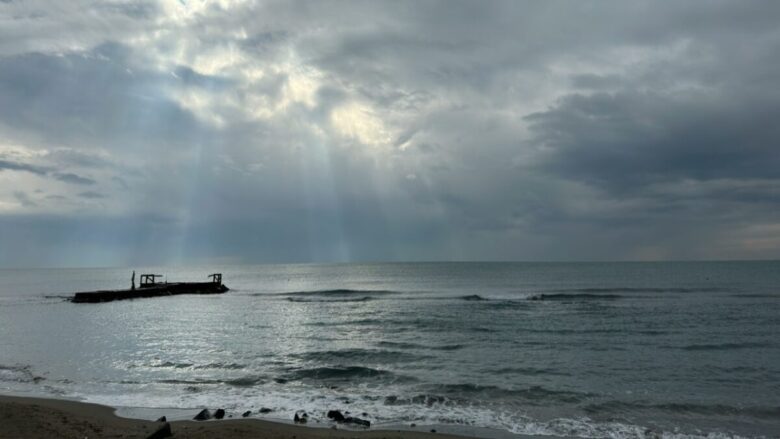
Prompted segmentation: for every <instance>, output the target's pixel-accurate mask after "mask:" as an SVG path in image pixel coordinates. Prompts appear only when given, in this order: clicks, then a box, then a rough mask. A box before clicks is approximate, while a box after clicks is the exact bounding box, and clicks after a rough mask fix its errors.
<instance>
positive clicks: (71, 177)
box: [54, 173, 95, 185]
mask: <svg viewBox="0 0 780 439" xmlns="http://www.w3.org/2000/svg"><path fill="white" fill-rule="evenodd" d="M54 178H56V179H57V180H59V181H64V182H65V183H72V184H81V185H93V184H95V180H92V179H91V178H87V177H82V176H80V175H76V174H71V173H56V174H54Z"/></svg>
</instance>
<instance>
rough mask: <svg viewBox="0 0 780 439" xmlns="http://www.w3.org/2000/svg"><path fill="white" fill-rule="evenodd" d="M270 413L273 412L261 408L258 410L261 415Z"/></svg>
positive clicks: (266, 408)
mask: <svg viewBox="0 0 780 439" xmlns="http://www.w3.org/2000/svg"><path fill="white" fill-rule="evenodd" d="M272 411H273V410H272V409H269V408H268V407H261V408H260V413H262V414H266V413H271V412H272Z"/></svg>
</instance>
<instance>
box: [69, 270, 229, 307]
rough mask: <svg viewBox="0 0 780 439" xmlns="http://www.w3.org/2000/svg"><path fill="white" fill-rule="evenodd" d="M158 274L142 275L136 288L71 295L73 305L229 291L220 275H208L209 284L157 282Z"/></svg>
mask: <svg viewBox="0 0 780 439" xmlns="http://www.w3.org/2000/svg"><path fill="white" fill-rule="evenodd" d="M161 277H162V275H159V274H142V275H141V284H140V286H139V287H138V288H134V286H135V285H133V288H130V289H127V290H100V291H84V292H78V293H75V294H74V295H73V297H72V298H71V302H73V303H102V302H112V301H114V300H128V299H142V298H148V297H163V296H174V295H178V294H222V293H225V292H227V291H229V290H230V289H229V288H228V287H227V286H225V285H224V284H223V283H222V274H221V273H214V274H211V275H209V276H208V277H210V278H211V282H175V283H168V282H157V278H161Z"/></svg>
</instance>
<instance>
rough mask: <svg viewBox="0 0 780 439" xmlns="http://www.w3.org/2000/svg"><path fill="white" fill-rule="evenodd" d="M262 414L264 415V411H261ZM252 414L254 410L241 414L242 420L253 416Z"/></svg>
mask: <svg viewBox="0 0 780 439" xmlns="http://www.w3.org/2000/svg"><path fill="white" fill-rule="evenodd" d="M260 413H263V411H262V410H260ZM251 414H252V410H247V411H245V412H244V413H241V417H242V418H246V417H247V416H249V415H251Z"/></svg>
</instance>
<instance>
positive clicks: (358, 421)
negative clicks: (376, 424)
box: [344, 417, 371, 427]
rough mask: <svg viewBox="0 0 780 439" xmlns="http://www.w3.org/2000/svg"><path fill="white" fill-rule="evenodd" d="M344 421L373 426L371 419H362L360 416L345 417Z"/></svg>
mask: <svg viewBox="0 0 780 439" xmlns="http://www.w3.org/2000/svg"><path fill="white" fill-rule="evenodd" d="M344 423H346V424H355V425H361V426H363V427H370V426H371V422H370V421H367V420H365V419H360V418H352V417H347V418H345V419H344Z"/></svg>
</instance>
